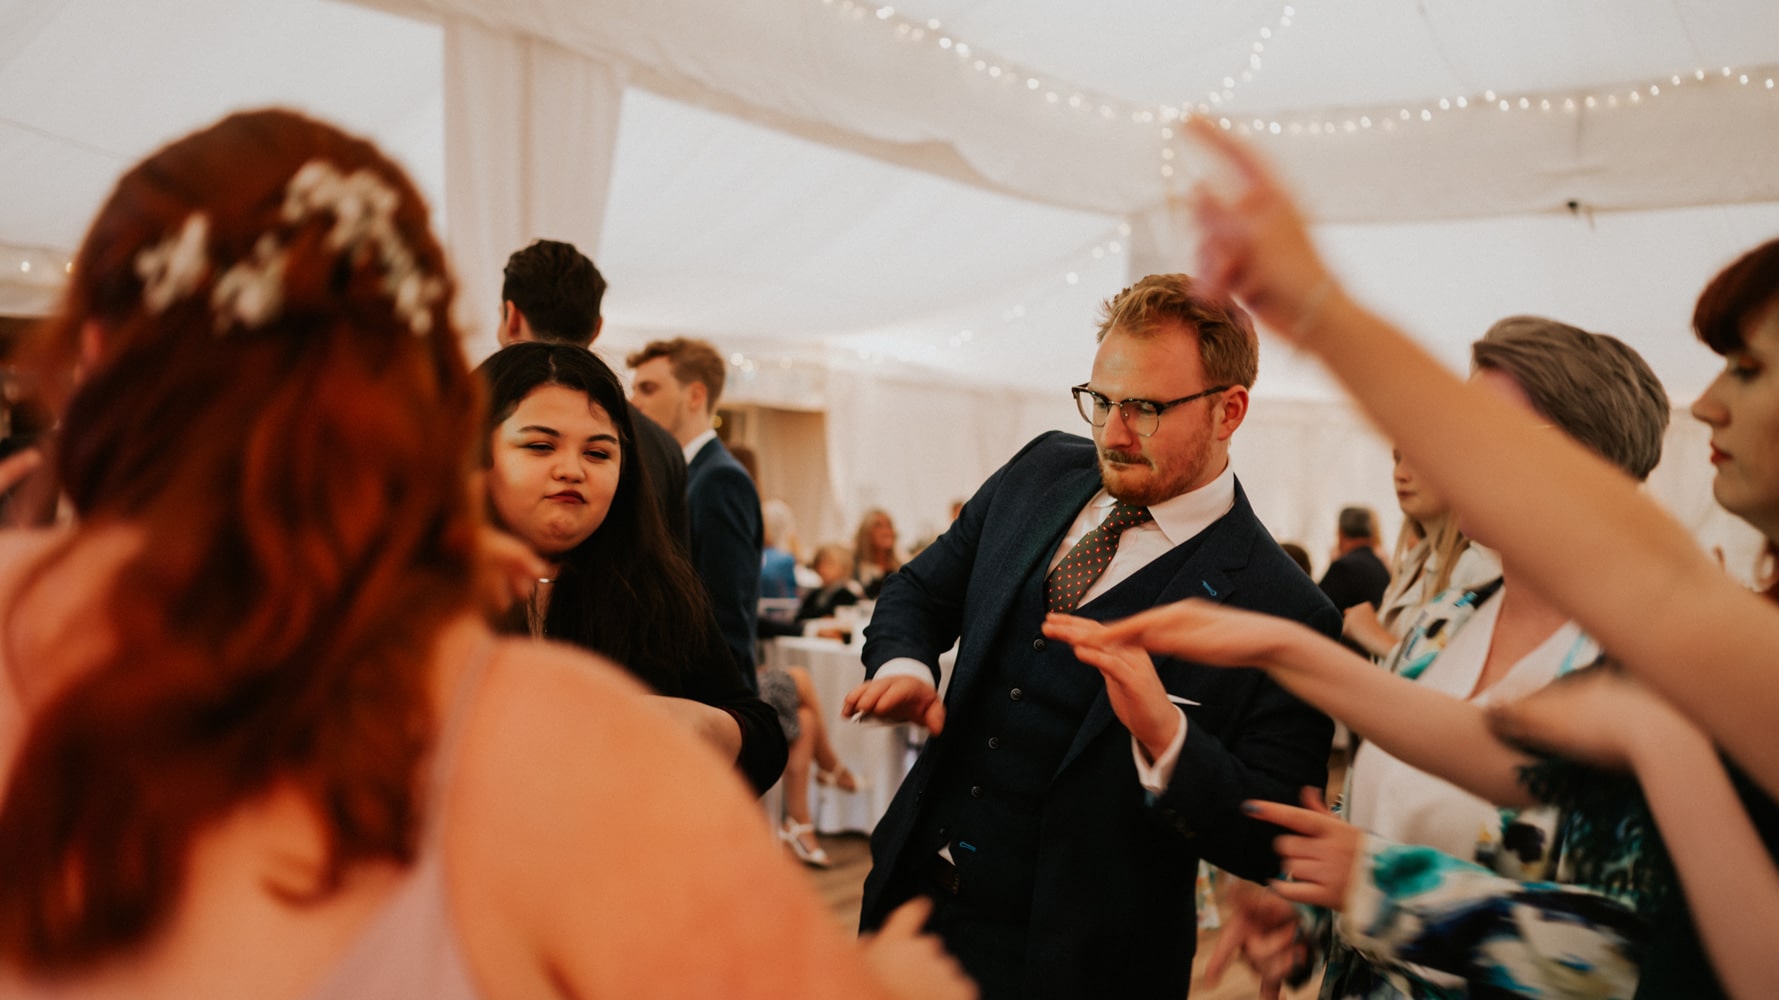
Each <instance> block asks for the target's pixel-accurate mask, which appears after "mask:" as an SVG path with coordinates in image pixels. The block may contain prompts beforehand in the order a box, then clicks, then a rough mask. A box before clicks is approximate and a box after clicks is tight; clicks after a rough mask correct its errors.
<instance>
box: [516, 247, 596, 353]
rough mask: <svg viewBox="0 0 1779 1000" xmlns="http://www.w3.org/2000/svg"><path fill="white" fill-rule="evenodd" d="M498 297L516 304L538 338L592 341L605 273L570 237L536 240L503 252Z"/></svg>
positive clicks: (583, 343) (580, 343)
mask: <svg viewBox="0 0 1779 1000" xmlns="http://www.w3.org/2000/svg"><path fill="white" fill-rule="evenodd" d="M505 274H506V279H505V280H504V281H502V282H501V285H500V299H501V301H502V302H511V303H512V304H513V305H514V306H517V307H518V309H519V312H521V313H523V314H524V316H525V322H527V323H529V324H530V325H531V332H532V334H533V335H534V336H536V337H537V338H538V339H539V340H553V341H559V342H562V343H566V344H574V345H575V346H577V347H587V346H589V345H590V344H592V343H593V334H594V333H595V332H596V331H597V329H598V327H599V303H600V300H601V299H603V298H605V278H604V276H603V275H601V274H600V273H599V268H597V267H594V266H593V262H592V261H590V260H588V259H587V255H586V254H584V253H581V252H580V251H579V250H576V249H575V248H574V244H572V243H561V242H558V241H556V240H538V241H536V242H534V243H532V244H531V245H530V246H528V247H526V248H525V249H523V250H519V251H516V252H515V253H514V254H513V255H512V256H511V257H508V258H507V266H506V271H505Z"/></svg>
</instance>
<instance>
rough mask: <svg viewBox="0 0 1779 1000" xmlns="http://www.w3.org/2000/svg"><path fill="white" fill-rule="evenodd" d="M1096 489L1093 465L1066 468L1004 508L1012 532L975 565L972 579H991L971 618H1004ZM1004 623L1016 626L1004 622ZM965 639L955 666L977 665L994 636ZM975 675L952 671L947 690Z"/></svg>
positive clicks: (960, 687) (959, 688)
mask: <svg viewBox="0 0 1779 1000" xmlns="http://www.w3.org/2000/svg"><path fill="white" fill-rule="evenodd" d="M1099 488H1100V476H1099V467H1098V466H1097V465H1094V466H1089V467H1087V468H1077V469H1070V470H1067V471H1065V472H1063V473H1062V474H1061V475H1059V476H1057V477H1056V479H1054V480H1052V481H1051V483H1050V485H1049V486H1047V487H1045V488H1044V489H1042V490H1041V491H1038V492H1037V493H1036V495H1034V496H1032V497H1030V498H1029V499H1028V500H1027V501H1026V502H1025V503H1023V504H1021V505H1019V508H1016V509H1012V510H1010V511H1009V513H1008V514H1007V515H1006V517H1005V519H1004V520H1005V522H1006V523H1007V524H1008V525H1009V528H1008V529H1007V530H1010V531H1012V532H1013V533H1014V538H1013V539H1012V540H1011V541H1010V543H1009V544H1007V545H1004V546H1001V547H1000V548H999V550H998V551H996V552H995V553H993V555H992V557H991V559H990V560H989V561H988V562H987V563H986V564H985V565H983V566H979V567H977V568H976V571H975V572H976V573H977V574H981V575H980V576H979V577H978V578H979V579H984V580H990V581H993V582H994V588H993V589H992V590H990V591H987V592H986V594H987V596H986V597H985V601H984V604H983V606H982V607H981V608H972V609H971V611H970V614H971V615H972V617H976V616H980V618H979V620H981V621H996V622H1008V620H1009V618H1010V617H1011V615H1012V607H1013V603H1014V601H1016V600H1017V599H1018V597H1019V590H1020V588H1021V587H1023V586H1025V584H1026V582H1027V581H1028V580H1030V579H1031V575H1032V574H1033V573H1041V572H1043V569H1044V567H1045V565H1047V564H1048V563H1049V561H1050V557H1051V556H1053V555H1055V554H1056V546H1057V545H1058V544H1059V543H1061V541H1062V538H1063V535H1064V533H1066V532H1067V531H1068V528H1069V525H1070V524H1071V523H1073V522H1074V520H1075V518H1076V516H1078V515H1079V514H1080V513H1081V508H1082V507H1085V506H1086V505H1087V501H1088V500H1090V499H1092V498H1093V495H1094V494H1095V493H1097V492H1098V491H1099ZM1006 627H1009V628H1012V627H1016V625H1015V624H1013V623H1009V624H1008V625H1007V626H1006ZM971 638H972V639H973V640H974V641H973V642H971V643H970V645H969V647H968V648H964V647H960V648H959V649H958V657H957V662H958V665H959V666H960V667H963V666H964V665H965V664H969V665H972V666H974V665H976V664H980V663H981V662H982V661H983V658H984V657H985V656H986V655H987V651H988V650H989V649H990V648H991V647H992V645H993V643H994V641H995V639H996V636H995V635H994V634H992V630H988V631H987V632H986V633H976V634H973V635H972V636H971ZM979 673H980V671H979V670H976V669H968V670H964V671H961V672H960V673H958V674H956V675H954V676H953V677H952V680H951V690H952V691H954V692H957V693H958V694H960V695H962V694H965V693H968V691H969V689H970V685H971V683H972V682H973V681H974V680H975V679H976V676H977V675H978V674H979ZM954 704H958V703H957V702H954Z"/></svg>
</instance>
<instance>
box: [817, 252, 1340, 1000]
mask: <svg viewBox="0 0 1779 1000" xmlns="http://www.w3.org/2000/svg"><path fill="white" fill-rule="evenodd" d="M1099 336H1100V346H1099V350H1098V352H1097V354H1096V355H1095V358H1094V363H1093V370H1092V375H1091V377H1090V378H1089V379H1088V381H1087V382H1086V383H1085V385H1083V386H1080V387H1078V388H1077V389H1076V390H1075V395H1076V399H1077V402H1078V405H1079V407H1080V409H1081V413H1082V416H1083V417H1085V418H1086V419H1087V421H1088V422H1089V423H1090V424H1091V425H1093V428H1094V429H1093V440H1092V441H1089V440H1087V439H1085V438H1081V437H1077V436H1074V435H1068V434H1062V433H1056V432H1053V433H1049V434H1045V435H1043V436H1041V437H1039V438H1038V439H1036V440H1034V441H1033V442H1031V443H1030V444H1028V445H1027V446H1026V447H1025V449H1024V450H1022V451H1021V452H1020V453H1019V454H1017V455H1015V456H1014V457H1013V459H1012V460H1011V461H1009V462H1008V463H1007V464H1006V465H1005V466H1003V467H1002V468H1001V469H1000V470H999V471H998V472H996V473H995V474H994V475H993V476H991V477H990V478H989V480H988V481H987V482H986V483H985V484H983V486H982V488H981V489H979V490H978V491H977V493H976V495H975V496H974V497H972V498H971V499H970V500H969V502H967V503H966V504H965V505H964V509H963V512H962V514H961V515H960V516H959V517H958V519H957V521H956V523H954V524H953V525H952V527H951V528H950V529H948V530H947V531H946V532H945V533H944V534H943V535H941V536H940V537H939V538H938V539H937V540H936V541H934V542H933V544H932V545H930V546H928V547H927V548H926V549H925V550H924V551H922V552H921V554H920V555H919V556H918V557H916V558H915V559H913V560H912V561H910V562H909V563H908V564H907V565H906V566H904V567H903V568H902V571H901V572H899V573H897V574H895V575H894V576H892V577H890V578H889V580H888V581H887V582H886V584H885V586H884V589H883V594H882V596H881V597H880V598H879V600H878V602H877V608H876V614H875V616H874V617H873V618H872V621H871V624H870V627H869V628H868V629H867V630H866V637H867V638H866V643H865V647H864V662H865V669H866V676H867V680H866V682H865V683H864V684H862V685H860V686H859V687H858V688H856V689H855V690H854V691H853V692H852V693H851V694H849V695H848V696H847V705H846V707H847V710H848V711H849V712H856V713H859V714H862V715H865V716H874V717H880V718H885V719H891V720H907V721H917V722H920V723H922V724H924V725H925V726H926V727H927V728H928V729H929V730H930V731H931V732H932V734H933V735H932V737H931V738H930V739H929V740H928V741H927V745H926V748H925V749H924V750H923V751H922V753H921V756H920V759H919V760H918V761H917V762H916V764H915V766H914V769H913V771H912V772H911V773H910V774H909V776H908V778H907V780H906V781H904V782H903V784H902V786H901V788H900V790H899V791H898V792H897V794H896V798H895V801H894V803H893V804H892V805H891V806H890V809H889V812H888V813H887V814H886V815H885V816H884V818H883V819H882V821H880V822H879V824H878V826H877V829H876V831H875V833H874V834H873V836H872V843H871V847H872V860H873V867H872V870H871V874H870V877H869V878H868V880H867V881H866V884H865V896H864V901H863V907H862V914H861V925H862V927H864V928H865V929H870V928H873V927H875V926H877V925H878V924H879V923H880V922H881V921H882V920H883V919H884V917H885V916H886V915H887V914H888V913H889V912H890V911H891V910H892V909H894V908H895V906H896V905H897V904H899V903H901V902H903V901H904V900H906V899H908V898H910V897H912V896H915V895H927V896H931V897H933V899H934V900H935V908H934V915H933V918H932V923H931V926H932V928H933V929H934V930H935V931H936V932H937V933H938V934H939V935H940V936H941V937H942V938H943V939H944V940H945V942H946V944H947V946H948V947H949V948H951V950H952V951H953V952H954V953H955V954H956V955H957V956H958V958H959V959H960V960H961V961H962V963H963V965H964V967H965V969H966V970H967V971H969V972H970V973H971V974H972V975H973V976H974V977H976V978H977V980H978V982H979V983H980V984H981V985H982V988H983V996H984V997H985V998H1002V997H1058V998H1062V997H1083V996H1117V997H1168V998H1170V1000H1177V998H1180V997H1184V996H1185V995H1186V992H1187V989H1188V984H1189V982H1190V978H1191V969H1192V954H1193V951H1194V948H1195V945H1196V941H1197V922H1196V919H1195V908H1194V905H1193V902H1194V901H1193V885H1194V878H1195V875H1196V872H1197V867H1198V861H1199V859H1200V858H1201V857H1202V858H1205V859H1207V860H1209V861H1211V862H1212V863H1213V864H1216V865H1218V866H1220V867H1223V868H1226V869H1228V870H1230V871H1233V872H1235V873H1236V874H1239V875H1241V876H1243V877H1246V878H1250V879H1266V878H1269V877H1272V876H1274V875H1276V874H1277V872H1278V861H1277V858H1276V856H1275V855H1274V853H1273V850H1272V844H1271V842H1272V838H1273V836H1274V835H1275V834H1276V833H1277V832H1278V831H1277V830H1276V829H1274V828H1271V827H1267V826H1264V825H1262V824H1259V823H1256V822H1255V821H1253V820H1250V819H1248V818H1247V817H1246V816H1245V814H1244V813H1243V812H1242V810H1241V804H1242V802H1243V801H1244V800H1247V799H1251V798H1266V799H1273V800H1278V801H1285V802H1292V803H1295V802H1297V801H1298V795H1299V789H1300V788H1302V787H1303V786H1305V785H1313V786H1315V787H1317V788H1321V787H1322V786H1323V785H1324V784H1325V783H1326V781H1327V770H1326V768H1327V756H1328V743H1329V736H1330V733H1331V731H1332V725H1331V723H1330V722H1329V721H1328V719H1327V718H1326V717H1325V716H1322V715H1321V714H1319V713H1317V712H1316V711H1314V710H1312V709H1310V708H1309V707H1307V706H1305V705H1304V704H1303V703H1301V702H1299V701H1297V700H1296V699H1295V698H1293V697H1291V696H1290V695H1289V694H1287V693H1285V691H1284V690H1283V689H1281V688H1279V687H1277V686H1276V685H1274V684H1273V683H1272V682H1271V681H1270V680H1268V679H1267V678H1266V677H1265V676H1264V675H1263V674H1261V673H1260V672H1259V671H1257V670H1221V669H1214V668H1210V667H1204V666H1199V665H1195V664H1192V663H1188V662H1182V661H1178V660H1172V659H1160V660H1155V661H1150V660H1149V658H1148V657H1147V656H1146V655H1145V656H1143V657H1142V660H1141V663H1140V664H1139V665H1138V666H1139V667H1140V670H1138V671H1136V672H1135V675H1134V676H1136V677H1138V678H1140V681H1141V683H1140V684H1138V685H1136V687H1135V688H1134V689H1133V688H1132V687H1130V686H1128V685H1124V684H1120V685H1118V687H1117V689H1116V691H1115V692H1109V691H1108V686H1107V683H1106V681H1105V680H1104V679H1103V678H1102V675H1101V673H1100V672H1099V671H1097V670H1095V669H1094V668H1093V667H1090V666H1087V665H1085V664H1083V663H1082V662H1080V661H1078V660H1077V659H1076V658H1075V656H1074V653H1073V651H1072V650H1071V649H1070V648H1069V647H1067V646H1065V645H1064V644H1062V643H1060V642H1055V641H1051V640H1047V639H1045V638H1044V636H1043V634H1042V633H1041V631H1040V628H1041V626H1042V624H1043V621H1044V616H1045V614H1046V611H1047V610H1060V611H1070V612H1072V613H1074V614H1077V615H1081V616H1084V617H1087V618H1094V619H1100V620H1110V619H1114V618H1122V617H1124V616H1127V615H1130V614H1132V613H1134V612H1136V611H1139V610H1142V609H1145V608H1148V607H1152V606H1154V605H1156V604H1159V603H1163V602H1167V601H1174V600H1179V599H1181V598H1186V597H1194V598H1198V599H1201V600H1210V601H1218V602H1225V603H1228V604H1230V605H1233V606H1237V607H1243V608H1249V609H1254V610H1259V611H1264V612H1269V613H1272V614H1277V615H1281V616H1285V617H1290V618H1293V619H1296V620H1299V621H1305V622H1308V623H1309V624H1310V625H1312V626H1313V627H1315V628H1316V629H1318V630H1320V631H1322V632H1324V633H1325V634H1328V635H1336V634H1338V633H1339V630H1340V618H1339V616H1338V615H1337V614H1336V613H1335V611H1334V608H1333V607H1332V606H1330V605H1329V603H1328V601H1327V599H1326V598H1324V597H1323V596H1322V594H1321V592H1320V591H1318V590H1316V588H1315V584H1313V583H1312V582H1311V581H1310V580H1309V578H1308V577H1306V576H1304V575H1303V573H1302V571H1300V570H1299V569H1298V568H1297V566H1296V565H1295V564H1293V563H1292V562H1291V561H1290V559H1289V557H1287V556H1286V555H1285V554H1284V553H1283V552H1282V551H1281V550H1280V549H1279V547H1278V546H1277V545H1276V544H1274V542H1273V541H1272V538H1271V536H1270V535H1269V534H1268V532H1267V531H1266V529H1265V528H1264V527H1262V526H1261V524H1260V522H1259V520H1258V519H1257V518H1256V517H1255V516H1254V512H1253V510H1252V509H1251V508H1250V506H1249V504H1248V501H1247V498H1246V497H1245V496H1244V495H1243V493H1242V489H1241V486H1240V485H1239V484H1238V483H1237V482H1236V481H1235V476H1234V473H1233V471H1232V470H1231V468H1230V466H1229V457H1228V453H1229V441H1230V437H1231V436H1232V435H1233V434H1234V433H1235V431H1236V428H1238V427H1239V426H1240V425H1241V423H1242V419H1243V417H1244V416H1245V415H1246V413H1247V408H1248V387H1249V386H1250V385H1252V384H1253V381H1254V373H1255V369H1256V366H1257V348H1256V342H1255V338H1254V330H1253V326H1252V324H1251V323H1250V321H1249V320H1248V318H1247V316H1246V314H1244V313H1242V312H1241V311H1240V310H1239V309H1237V308H1236V307H1234V306H1233V305H1227V304H1223V303H1219V302H1214V301H1207V300H1205V299H1203V298H1202V297H1201V296H1199V295H1198V294H1197V293H1196V291H1195V290H1194V288H1193V285H1192V281H1191V279H1189V278H1187V277H1186V276H1185V275H1157V276H1151V277H1148V278H1145V279H1143V280H1142V281H1140V282H1138V283H1137V284H1136V285H1135V286H1133V287H1131V288H1129V289H1126V290H1125V291H1124V292H1122V293H1121V294H1120V295H1118V296H1117V297H1116V298H1115V299H1113V300H1112V301H1111V302H1108V303H1107V304H1106V315H1105V317H1104V319H1103V322H1102V324H1101V327H1100V334H1099ZM954 640H956V641H958V652H957V660H956V667H955V669H954V671H953V674H952V677H951V680H950V684H949V687H948V689H947V690H946V691H945V693H944V696H943V699H942V700H941V697H940V696H939V695H938V694H937V693H936V686H935V685H936V682H937V680H938V677H939V670H938V663H939V654H940V653H941V652H942V651H944V650H945V649H946V648H947V647H949V646H950V645H951V644H952V642H953V641H954ZM1113 693H1115V694H1116V696H1115V697H1114V696H1112V694H1113Z"/></svg>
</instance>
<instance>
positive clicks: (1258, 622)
mask: <svg viewBox="0 0 1779 1000" xmlns="http://www.w3.org/2000/svg"><path fill="white" fill-rule="evenodd" d="M1059 617H1060V616H1056V615H1052V616H1051V619H1050V620H1051V621H1056V620H1058V618H1059ZM1095 635H1097V636H1098V637H1099V638H1098V639H1097V640H1096V641H1098V642H1100V643H1103V644H1121V643H1122V644H1129V645H1132V646H1138V647H1141V648H1143V649H1146V650H1148V651H1150V652H1152V653H1166V654H1168V655H1169V656H1177V657H1180V658H1181V659H1185V660H1191V661H1193V662H1195V663H1203V664H1206V665H1208V666H1213V667H1250V666H1266V665H1267V664H1268V663H1269V662H1271V661H1272V660H1275V659H1276V658H1277V656H1278V652H1279V651H1280V650H1282V649H1284V648H1285V647H1286V646H1288V645H1289V644H1290V643H1291V642H1292V641H1294V640H1298V639H1302V638H1308V637H1311V636H1313V635H1314V633H1313V632H1311V631H1310V630H1309V629H1307V628H1305V627H1304V626H1302V625H1300V624H1298V623H1296V622H1293V621H1289V620H1287V619H1284V618H1279V617H1276V616H1274V615H1265V614H1260V613H1259V612H1256V611H1244V610H1241V609H1239V608H1232V607H1229V606H1227V605H1221V604H1212V603H1211V602H1209V601H1201V600H1198V599H1196V598H1189V599H1187V600H1184V601H1176V602H1174V603H1172V604H1164V605H1162V606H1161V607H1158V608H1151V609H1149V610H1148V611H1144V612H1142V613H1141V614H1136V615H1132V616H1130V617H1129V618H1125V619H1123V620H1121V621H1116V622H1112V623H1110V624H1107V625H1105V626H1103V627H1102V631H1100V632H1097V633H1095Z"/></svg>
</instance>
